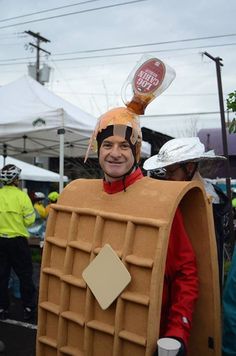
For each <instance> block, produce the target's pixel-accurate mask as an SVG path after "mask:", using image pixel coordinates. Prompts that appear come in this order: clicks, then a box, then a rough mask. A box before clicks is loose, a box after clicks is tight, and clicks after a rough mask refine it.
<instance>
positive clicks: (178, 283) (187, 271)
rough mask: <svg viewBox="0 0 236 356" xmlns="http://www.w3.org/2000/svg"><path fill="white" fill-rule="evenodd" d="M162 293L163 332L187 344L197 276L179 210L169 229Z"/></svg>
mask: <svg viewBox="0 0 236 356" xmlns="http://www.w3.org/2000/svg"><path fill="white" fill-rule="evenodd" d="M165 289H167V290H166V291H165ZM165 294H166V295H167V296H166V302H167V304H168V308H167V309H166V311H167V314H165V319H166V320H165V322H164V324H165V328H164V329H165V330H164V335H163V336H172V337H177V338H181V339H182V340H183V341H184V343H185V345H186V346H187V341H188V338H189V334H190V330H191V325H192V316H193V311H194V306H195V303H196V300H197V297H198V276H197V265H196V258H195V254H194V251H193V248H192V245H191V243H190V240H189V238H188V236H187V233H186V231H185V228H184V224H183V219H182V215H181V213H180V211H179V210H177V212H176V215H175V217H174V220H173V223H172V228H171V233H170V239H169V246H168V252H167V260H166V271H165V282H164V291H163V297H164V295H165ZM163 302H164V301H163Z"/></svg>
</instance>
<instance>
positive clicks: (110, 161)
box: [94, 109, 198, 355]
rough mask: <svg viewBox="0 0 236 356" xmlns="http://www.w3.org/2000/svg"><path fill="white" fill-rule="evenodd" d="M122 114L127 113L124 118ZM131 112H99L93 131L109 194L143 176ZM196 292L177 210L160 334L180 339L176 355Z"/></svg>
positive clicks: (183, 344) (188, 248)
mask: <svg viewBox="0 0 236 356" xmlns="http://www.w3.org/2000/svg"><path fill="white" fill-rule="evenodd" d="M119 110H120V112H119ZM125 116H128V117H127V118H126V120H127V121H126V122H125ZM130 116H131V117H132V115H130V114H129V112H128V113H127V111H125V109H114V110H111V111H110V112H108V113H106V114H105V115H104V116H102V118H101V119H100V121H99V126H98V127H97V131H95V136H94V139H96V142H97V147H98V158H99V164H100V166H101V168H102V170H103V172H104V180H103V189H104V191H105V192H106V193H108V194H116V193H119V192H121V191H124V193H125V192H126V190H128V189H129V186H131V185H133V184H135V183H136V182H137V181H138V180H140V179H142V178H143V174H142V172H141V169H140V168H139V166H138V163H139V158H140V153H141V152H140V151H141V139H142V136H141V129H140V127H139V125H138V124H137V123H136V120H135V119H134V118H131V117H130ZM109 118H110V120H109ZM132 120H133V121H132ZM109 121H110V122H109ZM107 122H108V125H107V126H106V123H107ZM132 124H133V126H132ZM135 124H136V125H135ZM197 295H198V277H197V267H196V261H195V255H194V252H193V249H192V246H191V244H190V241H189V240H188V237H187V234H186V232H185V229H184V225H183V221H182V217H181V214H180V211H178V210H177V213H176V215H175V218H174V221H173V224H172V230H171V233H170V242H169V248H168V254H167V261H166V272H165V278H164V288H163V300H162V315H161V323H160V325H161V330H160V337H165V336H168V337H173V338H176V339H177V340H179V341H180V343H181V349H180V351H179V353H178V355H185V354H186V350H187V341H188V336H189V333H190V329H191V322H192V314H193V310H194V305H195V302H196V300H197ZM187 306H188V307H187ZM156 354H157V353H156Z"/></svg>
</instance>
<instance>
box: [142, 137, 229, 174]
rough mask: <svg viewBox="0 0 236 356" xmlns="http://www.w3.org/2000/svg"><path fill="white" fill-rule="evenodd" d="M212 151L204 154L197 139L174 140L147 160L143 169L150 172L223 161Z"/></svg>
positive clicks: (222, 157) (201, 145)
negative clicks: (177, 165) (195, 163)
mask: <svg viewBox="0 0 236 356" xmlns="http://www.w3.org/2000/svg"><path fill="white" fill-rule="evenodd" d="M225 159H226V158H225V157H224V156H217V155H215V152H214V151H213V150H211V151H208V152H205V147H204V145H203V144H202V143H201V141H200V140H199V138H198V137H184V138H174V139H172V140H169V141H167V142H166V143H165V144H164V145H163V146H162V147H161V149H160V151H159V153H158V154H157V155H154V156H152V157H150V158H148V159H147V160H146V161H145V162H144V164H143V168H144V169H145V170H146V171H152V170H156V169H160V168H165V167H167V166H171V165H172V164H176V163H187V162H200V161H203V160H205V161H206V160H225Z"/></svg>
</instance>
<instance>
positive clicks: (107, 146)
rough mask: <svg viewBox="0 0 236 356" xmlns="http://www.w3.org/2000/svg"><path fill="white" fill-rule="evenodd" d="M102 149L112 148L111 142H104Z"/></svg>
mask: <svg viewBox="0 0 236 356" xmlns="http://www.w3.org/2000/svg"><path fill="white" fill-rule="evenodd" d="M102 147H104V148H110V147H111V144H110V143H109V142H104V143H103V144H102Z"/></svg>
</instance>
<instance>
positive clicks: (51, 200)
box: [46, 191, 59, 215]
mask: <svg viewBox="0 0 236 356" xmlns="http://www.w3.org/2000/svg"><path fill="white" fill-rule="evenodd" d="M58 198H59V193H58V192H56V191H54V192H51V193H49V194H48V200H49V203H48V205H47V206H46V212H47V215H48V214H49V211H50V206H51V204H55V203H56V202H57V199H58Z"/></svg>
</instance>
